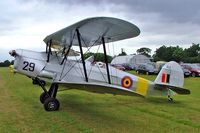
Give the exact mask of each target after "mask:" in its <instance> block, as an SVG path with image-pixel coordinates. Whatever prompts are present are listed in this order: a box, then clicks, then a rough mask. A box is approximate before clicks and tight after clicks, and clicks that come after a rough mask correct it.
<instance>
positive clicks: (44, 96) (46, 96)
mask: <svg viewBox="0 0 200 133" xmlns="http://www.w3.org/2000/svg"><path fill="white" fill-rule="evenodd" d="M47 98H49V96H48V95H47V93H45V92H43V93H42V94H41V95H40V102H41V103H42V104H43V103H44V101H45V100H46V99H47Z"/></svg>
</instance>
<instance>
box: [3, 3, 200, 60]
mask: <svg viewBox="0 0 200 133" xmlns="http://www.w3.org/2000/svg"><path fill="white" fill-rule="evenodd" d="M199 5H200V1H199V0H173V1H172V0H171V1H169V0H99V1H98V0H5V1H3V0H2V1H0V43H1V44H0V46H1V47H0V61H4V60H5V59H10V57H9V54H8V51H9V50H12V49H17V48H22V49H31V50H35V51H42V50H45V43H44V42H43V39H44V38H45V37H46V36H47V35H49V34H51V33H53V32H55V31H57V30H59V29H62V28H64V27H67V26H69V25H71V24H73V23H75V22H77V21H80V20H82V19H85V18H88V17H96V16H107V17H117V18H120V19H124V20H127V21H129V22H131V23H133V24H135V25H137V26H138V27H139V28H140V30H141V34H140V36H138V37H136V38H132V39H128V40H124V41H120V42H116V43H114V44H112V46H111V47H112V48H111V47H110V49H114V52H113V51H112V50H110V51H111V52H110V54H111V55H113V54H118V53H119V52H121V48H124V49H125V52H126V53H128V54H132V53H135V52H136V50H137V49H138V48H140V47H149V48H151V49H152V50H153V51H155V49H156V48H158V47H160V46H162V45H167V46H169V45H180V46H181V47H184V48H187V47H189V46H190V45H191V44H192V43H199V42H200V41H199V39H200V36H199V35H200V10H199ZM152 54H153V53H152Z"/></svg>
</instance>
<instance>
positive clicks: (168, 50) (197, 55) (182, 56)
mask: <svg viewBox="0 0 200 133" xmlns="http://www.w3.org/2000/svg"><path fill="white" fill-rule="evenodd" d="M151 51H152V50H151V49H150V48H146V47H142V48H140V49H138V50H137V51H136V52H137V54H142V55H145V56H147V57H152V58H153V60H154V61H167V62H168V61H172V60H173V61H176V62H185V63H200V44H195V43H193V44H192V45H191V46H190V47H189V48H185V49H183V48H181V47H179V46H178V45H177V46H165V45H163V46H161V47H159V48H157V49H156V51H155V52H154V54H153V56H151ZM91 55H93V56H94V61H101V62H104V61H105V59H104V54H103V53H92V52H89V53H86V54H84V58H85V59H86V58H88V57H90V56H91ZM123 55H127V54H126V52H125V50H124V49H122V52H121V53H120V54H119V55H118V56H123ZM107 59H108V62H109V63H110V62H111V61H112V59H113V57H112V56H109V55H107ZM13 63H14V61H11V62H10V61H9V60H6V61H4V62H0V67H8V66H10V65H12V64H13Z"/></svg>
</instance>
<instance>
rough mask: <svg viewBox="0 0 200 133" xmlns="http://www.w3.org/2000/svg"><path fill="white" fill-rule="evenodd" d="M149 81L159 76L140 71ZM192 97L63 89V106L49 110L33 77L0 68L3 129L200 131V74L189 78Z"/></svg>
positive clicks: (0, 121)
mask: <svg viewBox="0 0 200 133" xmlns="http://www.w3.org/2000/svg"><path fill="white" fill-rule="evenodd" d="M140 76H142V77H144V78H147V79H149V80H154V79H155V76H146V75H140ZM185 88H188V89H190V90H191V95H188V96H180V95H177V96H175V97H174V100H175V102H174V103H170V102H168V101H167V98H166V97H150V98H140V97H130V96H113V95H108V94H94V93H89V92H84V91H79V90H68V91H62V92H59V93H58V96H57V98H58V99H59V100H60V103H61V108H60V110H59V111H57V112H46V111H44V109H43V105H42V104H41V103H40V102H39V96H40V93H41V92H42V90H41V89H40V87H38V86H33V85H32V83H31V79H29V78H27V77H25V76H22V75H19V74H16V75H13V74H11V73H9V70H8V68H0V132H20V133H21V132H69V133H74V132H75V133H76V132H85V133H90V132H95V133H96V132H97V133H111V132H112V133H124V132H130V133H132V132H138V133H142V132H148V133H151V132H153V133H155V132H159V133H162V132H181V133H182V132H186V133H187V132H200V106H199V103H200V78H187V79H186V80H185Z"/></svg>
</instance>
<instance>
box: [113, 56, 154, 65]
mask: <svg viewBox="0 0 200 133" xmlns="http://www.w3.org/2000/svg"><path fill="white" fill-rule="evenodd" d="M150 59H151V58H149V57H146V56H144V55H126V56H117V57H115V58H114V59H113V60H112V62H111V64H131V65H133V66H137V65H139V64H143V63H150V62H151V61H150Z"/></svg>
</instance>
